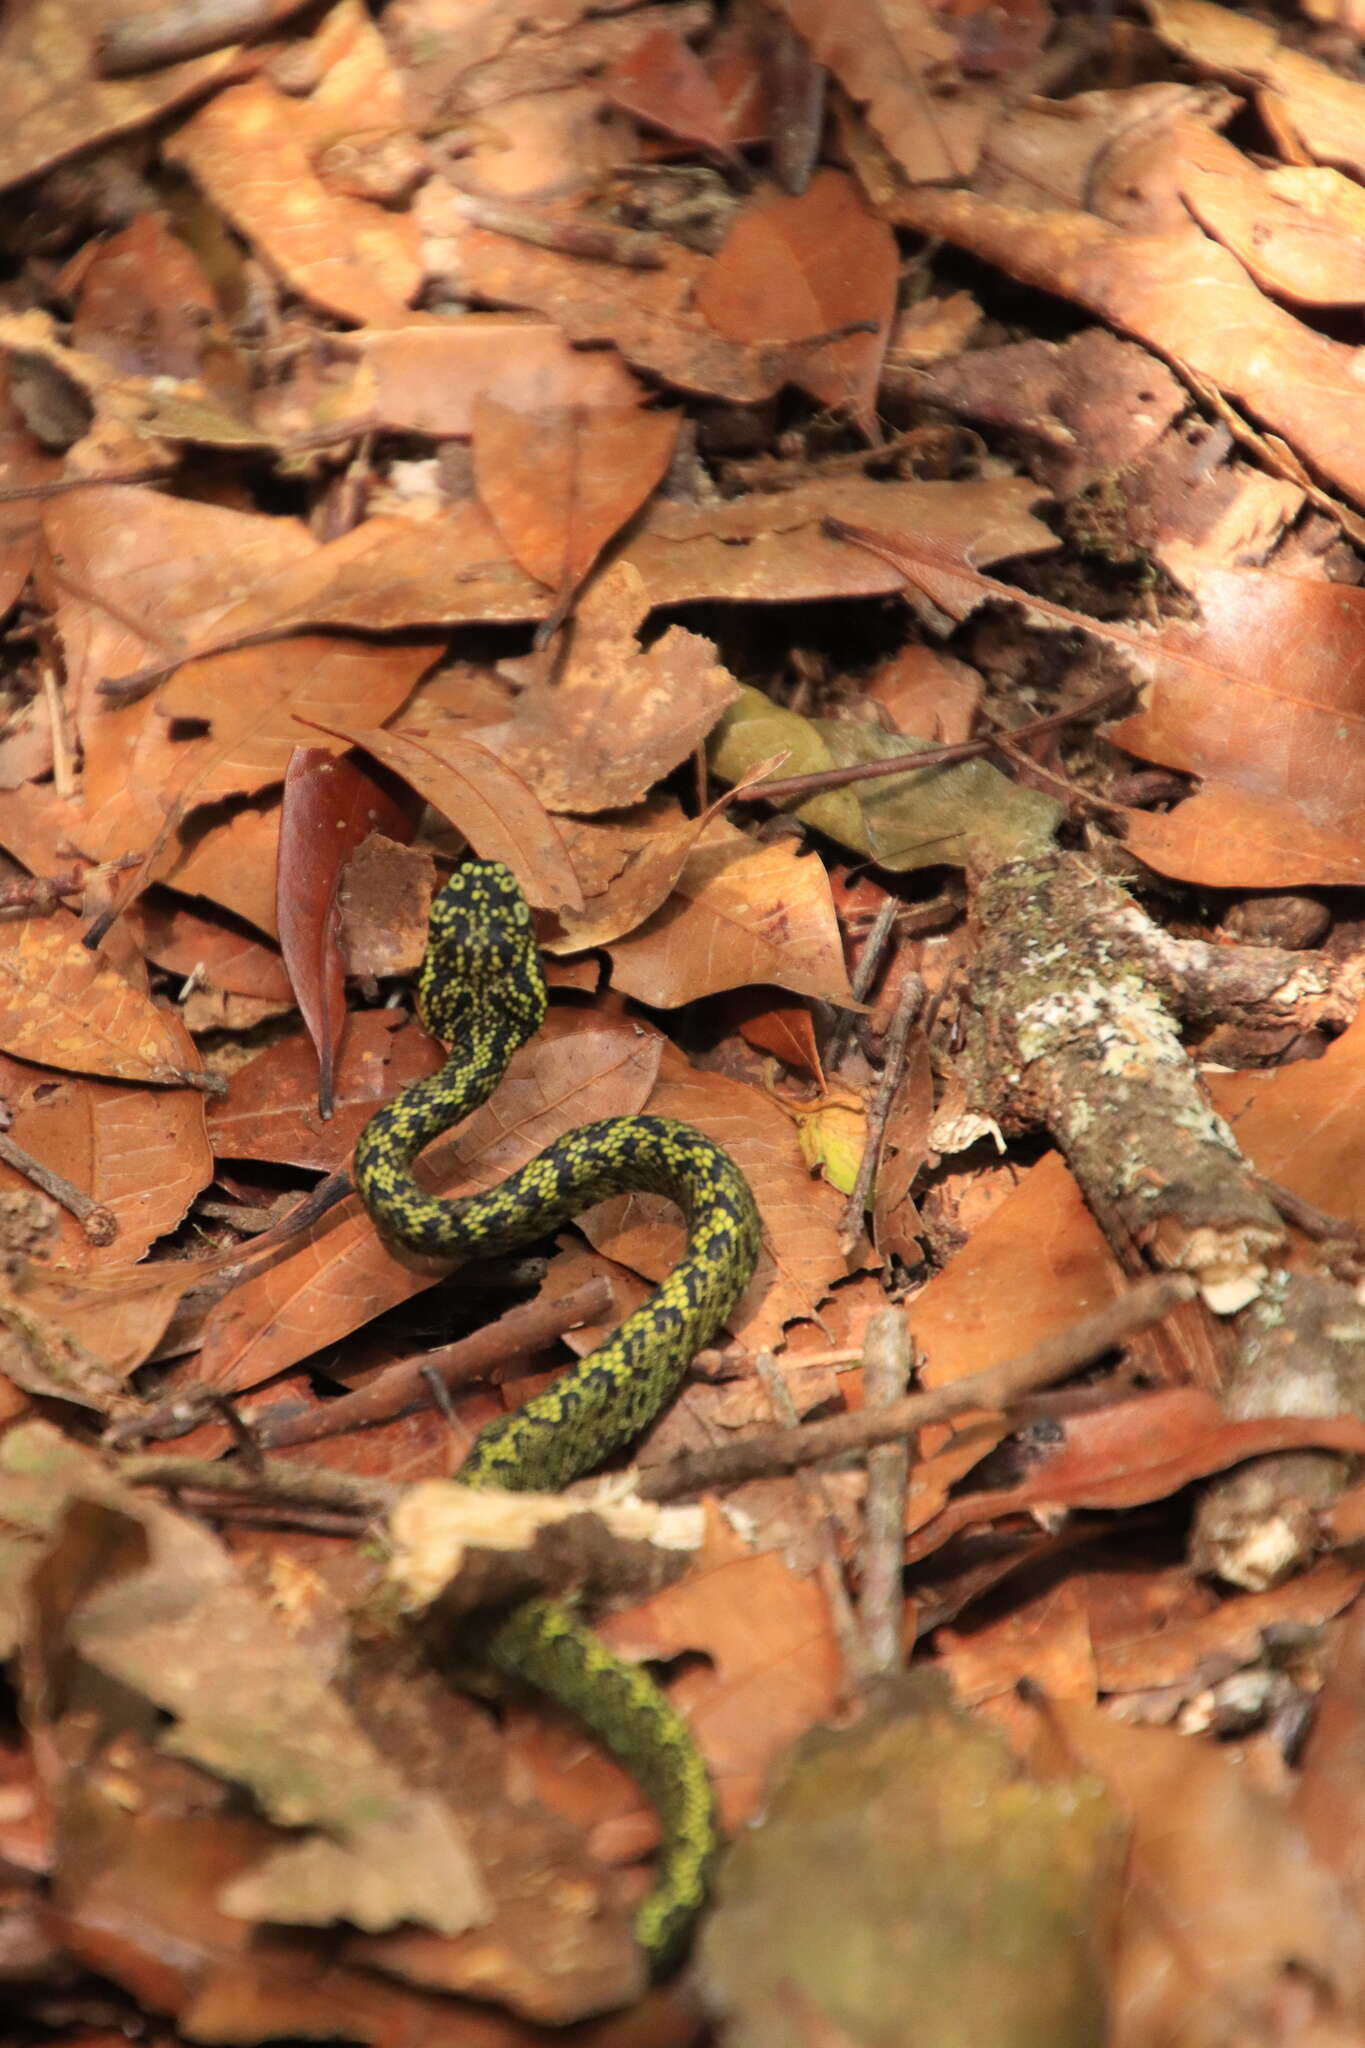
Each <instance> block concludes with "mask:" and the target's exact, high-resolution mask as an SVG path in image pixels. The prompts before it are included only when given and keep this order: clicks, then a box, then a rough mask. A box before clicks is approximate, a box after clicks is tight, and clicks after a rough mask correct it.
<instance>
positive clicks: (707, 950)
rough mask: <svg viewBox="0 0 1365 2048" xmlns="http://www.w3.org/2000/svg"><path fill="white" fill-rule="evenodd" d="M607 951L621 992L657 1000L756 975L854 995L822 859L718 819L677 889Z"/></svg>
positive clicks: (741, 984)
mask: <svg viewBox="0 0 1365 2048" xmlns="http://www.w3.org/2000/svg"><path fill="white" fill-rule="evenodd" d="M611 958H612V981H613V984H614V985H615V986H616V987H617V988H619V989H620V990H621V991H622V993H623V994H625V995H630V996H635V997H636V998H637V999H638V1000H639V1001H640V1002H643V1003H650V1004H653V1005H655V1006H656V1007H659V1008H664V1009H674V1008H676V1007H677V1006H678V1005H680V1004H682V1003H690V1002H694V1001H696V1000H697V998H698V997H700V996H708V995H714V994H716V993H717V992H718V991H719V990H721V989H727V988H746V987H748V986H750V985H751V984H753V983H764V982H766V983H771V984H773V985H774V986H775V987H778V988H787V989H791V990H792V991H793V992H794V993H795V994H797V995H808V996H819V997H821V998H823V999H825V1000H826V1001H829V1002H833V1003H842V1004H850V1003H852V1002H853V991H852V989H851V988H850V987H849V983H848V973H847V970H846V969H845V966H844V954H843V942H842V939H841V937H840V933H839V923H838V919H837V918H836V917H835V914H834V903H833V900H832V898H831V896H830V887H829V876H828V874H827V873H826V871H825V869H824V866H823V865H822V864H821V863H818V862H815V861H810V860H804V859H802V858H801V852H800V848H799V847H798V846H796V845H795V844H794V843H793V842H792V841H790V840H785V841H782V842H780V843H776V844H773V845H770V846H759V845H756V844H755V843H754V841H753V840H752V839H751V838H750V837H749V836H748V835H747V834H746V833H743V832H740V831H737V830H736V829H735V827H734V826H733V825H729V824H727V823H725V821H724V820H723V819H716V820H715V821H714V822H713V823H712V824H711V825H710V826H708V828H707V830H706V833H705V835H704V837H703V839H702V840H701V842H700V844H698V845H697V846H695V847H694V848H693V850H692V851H691V853H689V854H688V856H687V858H686V860H685V862H684V864H683V868H682V872H681V874H680V875H679V877H678V882H677V888H676V893H675V895H674V896H673V897H672V898H670V900H669V901H668V902H667V903H665V904H664V905H663V907H662V908H661V909H660V910H657V911H656V912H655V913H654V915H653V916H652V917H651V918H650V919H649V921H648V923H647V924H645V925H644V926H642V927H641V928H640V929H639V930H637V931H634V932H632V933H631V935H630V936H629V937H628V938H623V939H618V940H616V941H615V942H614V944H613V945H612V947H611Z"/></svg>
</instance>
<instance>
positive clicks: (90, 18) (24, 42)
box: [0, 0, 241, 186]
mask: <svg viewBox="0 0 1365 2048" xmlns="http://www.w3.org/2000/svg"><path fill="white" fill-rule="evenodd" d="M105 20H106V17H105V16H103V15H100V14H97V13H94V12H92V11H91V10H90V9H89V8H88V7H87V6H86V5H85V4H84V0H37V4H35V5H33V6H28V7H21V8H19V9H18V10H17V11H15V12H13V13H11V14H10V15H9V16H8V17H7V19H6V21H5V24H4V29H3V33H0V81H3V83H2V84H0V134H3V136H4V141H3V143H2V144H0V186H5V185H15V184H18V183H19V182H20V180H21V179H24V178H33V177H36V176H37V175H38V173H39V172H40V171H45V170H47V169H48V168H49V166H50V165H52V164H55V163H60V162H61V161H62V159H63V158H64V157H69V156H75V155H76V154H77V152H78V151H80V150H84V149H89V148H90V147H91V145H92V144H94V143H97V142H103V141H105V140H106V139H108V138H109V137H112V136H116V135H126V134H128V133H129V132H130V131H132V130H135V129H138V128H142V127H145V126H147V125H148V124H149V123H150V122H152V121H154V120H156V119H157V118H158V117H159V116H160V115H162V114H164V113H166V112H167V111H168V110H169V109H170V108H172V107H176V106H179V105H180V104H181V102H182V101H184V100H186V99H189V98H190V97H191V96H192V95H195V94H198V93H201V92H203V91H204V89H205V88H206V87H207V86H209V85H211V84H212V83H213V81H214V79H216V78H222V77H224V76H225V75H226V74H227V73H228V72H230V71H231V70H232V68H233V65H234V64H235V63H236V62H237V61H238V58H239V57H240V54H241V53H240V51H239V50H238V49H237V48H236V47H234V46H228V47H227V48H224V49H221V50H214V51H213V52H212V53H211V54H210V55H209V56H207V57H195V58H192V59H191V60H190V61H189V62H187V63H183V64H167V65H162V66H161V67H160V68H159V69H158V70H155V71H152V72H149V73H147V74H146V75H145V76H142V77H137V78H102V77H101V76H100V75H99V71H98V69H97V67H96V65H95V39H96V37H97V36H98V35H99V33H100V31H101V29H102V28H103V27H104V24H105Z"/></svg>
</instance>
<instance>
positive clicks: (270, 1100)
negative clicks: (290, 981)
mask: <svg viewBox="0 0 1365 2048" xmlns="http://www.w3.org/2000/svg"><path fill="white" fill-rule="evenodd" d="M441 1058H442V1055H441V1048H440V1047H439V1046H438V1045H437V1043H436V1041H435V1040H434V1039H432V1038H428V1037H427V1035H426V1033H425V1032H424V1031H422V1030H420V1029H419V1028H418V1026H417V1025H416V1024H415V1023H413V1022H411V1021H410V1020H405V1019H404V1017H403V1013H402V1012H401V1011H400V1010H361V1011H358V1012H356V1013H355V1014H354V1015H353V1016H352V1018H351V1022H350V1028H349V1029H348V1031H347V1033H346V1039H345V1044H344V1047H343V1049H342V1054H341V1058H340V1060H339V1062H338V1064H337V1073H336V1088H335V1100H334V1103H333V1115H332V1118H331V1120H330V1122H327V1123H324V1122H323V1121H322V1119H321V1117H320V1115H319V1113H318V1109H317V1105H316V1100H315V1097H316V1088H317V1062H316V1058H315V1056H314V1053H313V1051H312V1049H311V1048H310V1045H309V1041H308V1040H307V1039H306V1038H304V1037H303V1036H302V1035H298V1036H296V1037H294V1038H287V1039H284V1040H282V1041H281V1043H280V1044H278V1045H272V1046H269V1047H268V1048H267V1049H266V1051H265V1052H262V1053H258V1054H257V1055H256V1057H255V1059H254V1060H249V1061H248V1062H247V1064H246V1065H245V1066H244V1067H239V1068H238V1069H237V1071H236V1073H235V1074H233V1076H232V1078H231V1080H230V1081H229V1082H228V1092H227V1094H226V1096H224V1097H220V1098H218V1099H217V1100H215V1101H214V1102H213V1103H212V1104H211V1105H210V1108H209V1138H210V1140H211V1141H212V1144H213V1148H214V1150H215V1152H216V1153H217V1154H218V1156H219V1157H220V1158H222V1159H263V1160H271V1161H274V1162H276V1163H277V1164H280V1165H285V1166H303V1167H316V1168H318V1169H320V1170H321V1171H322V1172H324V1173H338V1172H344V1170H345V1168H346V1166H347V1164H348V1162H349V1160H350V1156H351V1150H352V1147H353V1146H354V1144H355V1141H356V1139H357V1137H358V1136H359V1134H360V1129H361V1126H362V1125H363V1124H364V1123H365V1121H366V1120H367V1118H369V1117H371V1116H373V1114H374V1112H375V1110H376V1109H378V1107H379V1105H380V1104H381V1103H382V1102H386V1101H387V1100H388V1098H389V1097H390V1096H391V1095H395V1094H396V1093H397V1092H398V1090H399V1089H400V1088H403V1087H406V1085H407V1083H408V1082H409V1081H416V1080H418V1079H419V1078H420V1077H421V1076H422V1075H423V1074H433V1073H435V1071H436V1069H437V1068H438V1067H439V1066H440V1064H441ZM310 1098H314V1099H310Z"/></svg>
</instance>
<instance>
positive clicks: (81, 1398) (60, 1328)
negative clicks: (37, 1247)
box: [0, 1259, 203, 1414]
mask: <svg viewBox="0 0 1365 2048" xmlns="http://www.w3.org/2000/svg"><path fill="white" fill-rule="evenodd" d="M202 1276H203V1267H202V1266H201V1265H200V1264H199V1263H198V1262H196V1261H193V1260H190V1259H183V1260H182V1259H166V1260H160V1261H156V1262H153V1263H152V1264H148V1263H146V1262H145V1261H144V1263H143V1264H142V1265H140V1266H132V1267H122V1266H119V1267H111V1268H110V1269H109V1270H108V1271H107V1272H103V1273H71V1272H67V1271H66V1270H65V1269H63V1268H61V1267H47V1266H39V1265H37V1264H33V1263H30V1264H29V1265H27V1266H25V1267H24V1268H23V1270H22V1271H21V1272H20V1273H19V1274H18V1275H17V1276H15V1277H14V1279H13V1281H12V1283H11V1284H10V1285H8V1286H7V1287H6V1288H5V1289H4V1291H3V1293H2V1294H0V1370H3V1371H4V1372H5V1373H7V1374H8V1376H9V1378H10V1379H11V1380H13V1381H14V1383H15V1385H16V1386H20V1387H27V1388H29V1389H30V1390H31V1391H32V1392H34V1393H37V1394H52V1395H56V1396H57V1397H58V1398H59V1399H64V1400H71V1401H77V1402H79V1403H80V1404H81V1405H82V1406H83V1407H87V1408H93V1409H95V1410H96V1411H97V1412H99V1413H102V1414H112V1413H117V1412H118V1411H119V1410H120V1409H124V1410H126V1409H127V1408H128V1406H129V1405H130V1403H129V1401H128V1397H127V1396H126V1394H125V1393H124V1386H123V1383H124V1381H125V1380H126V1379H127V1378H128V1376H129V1374H130V1373H133V1372H136V1370H137V1368H138V1367H139V1366H140V1365H144V1364H145V1363H146V1361H147V1359H148V1358H149V1357H150V1356H151V1354H152V1352H153V1351H154V1350H155V1349H156V1346H157V1345H158V1344H159V1343H160V1341H161V1339H162V1336H163V1335H164V1334H165V1330H166V1326H167V1324H168V1323H169V1322H170V1319H171V1316H172V1315H173V1314H174V1312H175V1308H176V1304H177V1303H178V1302H179V1300H180V1298H181V1296H182V1295H183V1294H185V1293H186V1291H187V1290H188V1289H189V1288H191V1287H193V1286H194V1284H195V1282H196V1281H197V1280H198V1279H200V1278H201V1277H202ZM137 1405H139V1406H140V1405H141V1404H140V1403H139V1404H137Z"/></svg>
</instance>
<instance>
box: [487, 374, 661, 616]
mask: <svg viewBox="0 0 1365 2048" xmlns="http://www.w3.org/2000/svg"><path fill="white" fill-rule="evenodd" d="M681 418H682V415H681V414H680V413H676V412H641V411H640V410H639V409H638V407H634V406H631V407H625V406H613V407H611V408H610V409H608V408H605V407H597V408H596V409H594V410H592V411H589V410H587V409H586V408H584V407H579V406H575V407H573V408H572V409H566V408H556V409H555V410H554V411H547V410H545V409H544V408H541V407H537V408H534V409H525V410H523V409H521V408H519V407H516V406H510V405H506V404H503V403H502V402H501V401H500V400H498V399H496V398H492V397H490V396H487V395H484V396H481V397H480V398H478V399H476V401H475V404H474V417H473V438H474V475H475V479H476V481H477V484H478V490H479V497H480V499H481V500H482V502H483V506H484V509H485V511H486V512H487V513H488V515H489V517H490V518H491V519H492V521H493V523H494V525H495V526H496V527H497V529H498V532H499V533H500V534H501V536H502V538H503V540H504V542H505V543H506V546H507V551H508V553H509V554H510V555H511V556H512V557H513V558H514V559H515V560H516V561H517V562H519V563H520V564H521V566H522V568H523V569H525V570H526V572H527V574H528V575H531V576H534V577H535V578H536V580H537V582H539V583H543V584H545V586H546V588H547V589H549V590H550V591H551V592H553V593H554V598H555V605H554V610H553V612H552V613H551V620H552V621H554V620H558V619H560V618H562V617H563V616H564V615H565V613H566V612H567V611H568V609H569V606H570V603H571V601H572V598H573V594H574V592H575V591H576V590H577V588H578V586H579V584H580V583H581V582H582V581H583V579H584V577H585V576H586V575H587V573H588V571H589V570H590V569H591V567H592V565H593V563H594V562H595V561H596V560H597V557H598V555H599V554H600V553H601V552H602V549H603V548H604V547H605V546H606V544H607V542H608V541H609V540H610V539H611V537H612V535H613V534H614V533H617V532H618V531H619V530H620V528H621V527H623V526H624V525H625V523H626V521H627V520H628V519H632V518H633V517H634V516H635V514H636V513H637V512H638V511H639V509H640V507H641V505H643V503H644V502H645V500H646V498H648V497H649V495H650V493H651V492H652V491H653V490H654V488H655V486H656V485H657V484H658V482H659V479H660V478H661V477H662V476H663V474H664V471H665V470H666V469H667V467H668V464H669V460H670V458H671V457H672V454H673V449H674V445H675V443H676V441H677V438H678V427H679V423H680V421H681ZM542 630H543V629H542Z"/></svg>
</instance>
